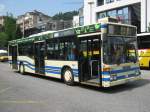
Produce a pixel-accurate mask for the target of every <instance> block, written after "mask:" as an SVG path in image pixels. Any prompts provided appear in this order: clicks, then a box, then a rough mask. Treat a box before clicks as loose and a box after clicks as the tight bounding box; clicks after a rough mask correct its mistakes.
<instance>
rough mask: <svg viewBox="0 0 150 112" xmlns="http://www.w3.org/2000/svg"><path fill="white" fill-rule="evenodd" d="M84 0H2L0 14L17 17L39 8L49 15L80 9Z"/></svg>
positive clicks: (0, 0)
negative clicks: (9, 14) (10, 14)
mask: <svg viewBox="0 0 150 112" xmlns="http://www.w3.org/2000/svg"><path fill="white" fill-rule="evenodd" d="M82 6H83V0H0V16H2V15H6V14H7V12H8V13H12V14H13V16H15V17H17V16H19V15H23V14H24V13H26V12H30V11H33V10H37V11H40V12H43V13H45V14H47V15H49V16H53V15H55V14H56V13H59V12H67V11H73V10H78V9H79V8H80V7H82Z"/></svg>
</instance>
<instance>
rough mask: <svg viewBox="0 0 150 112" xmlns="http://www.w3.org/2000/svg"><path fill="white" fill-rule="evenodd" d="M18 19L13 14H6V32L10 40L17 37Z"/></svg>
mask: <svg viewBox="0 0 150 112" xmlns="http://www.w3.org/2000/svg"><path fill="white" fill-rule="evenodd" d="M16 29H17V28H16V19H14V18H13V16H12V15H11V16H9V15H8V16H6V17H5V21H4V32H5V33H6V34H7V36H8V38H7V39H8V41H10V40H13V39H15V38H16Z"/></svg>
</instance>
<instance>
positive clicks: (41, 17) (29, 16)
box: [17, 10, 51, 36]
mask: <svg viewBox="0 0 150 112" xmlns="http://www.w3.org/2000/svg"><path fill="white" fill-rule="evenodd" d="M50 19H51V17H49V16H48V15H45V14H43V13H42V12H39V11H36V10H34V11H32V12H27V13H25V14H24V15H21V16H18V18H17V25H19V26H20V28H21V32H22V33H23V35H25V36H28V35H31V34H34V33H38V32H40V30H42V29H40V28H41V27H40V26H42V25H43V23H46V22H48V21H49V20H50Z"/></svg>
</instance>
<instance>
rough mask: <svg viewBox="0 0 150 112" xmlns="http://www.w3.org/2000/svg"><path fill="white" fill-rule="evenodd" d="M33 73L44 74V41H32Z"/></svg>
mask: <svg viewBox="0 0 150 112" xmlns="http://www.w3.org/2000/svg"><path fill="white" fill-rule="evenodd" d="M34 57H35V73H36V74H41V75H44V74H45V60H44V58H45V42H39V43H34Z"/></svg>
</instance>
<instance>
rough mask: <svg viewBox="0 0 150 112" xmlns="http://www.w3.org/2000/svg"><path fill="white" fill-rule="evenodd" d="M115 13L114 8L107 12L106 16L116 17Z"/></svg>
mask: <svg viewBox="0 0 150 112" xmlns="http://www.w3.org/2000/svg"><path fill="white" fill-rule="evenodd" d="M116 15H117V11H116V10H111V11H108V12H107V16H108V17H113V18H116Z"/></svg>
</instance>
